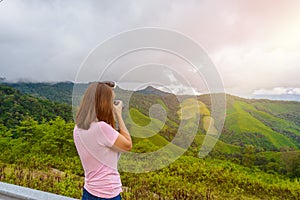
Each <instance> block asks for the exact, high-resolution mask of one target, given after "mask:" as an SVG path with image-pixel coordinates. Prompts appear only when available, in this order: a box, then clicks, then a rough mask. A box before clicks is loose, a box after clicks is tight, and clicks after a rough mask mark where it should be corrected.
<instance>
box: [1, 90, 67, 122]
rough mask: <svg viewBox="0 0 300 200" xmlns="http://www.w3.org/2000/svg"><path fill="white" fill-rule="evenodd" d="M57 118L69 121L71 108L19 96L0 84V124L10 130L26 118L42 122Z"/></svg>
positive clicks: (18, 93)
mask: <svg viewBox="0 0 300 200" xmlns="http://www.w3.org/2000/svg"><path fill="white" fill-rule="evenodd" d="M57 116H61V117H62V118H63V119H64V120H66V121H70V120H71V119H72V113H71V106H69V105H66V104H60V103H55V102H52V101H49V100H46V99H40V98H35V97H33V96H30V95H27V94H21V93H20V92H19V91H18V90H16V89H14V88H11V87H9V86H6V85H2V84H0V124H3V125H5V126H6V127H8V128H12V127H14V126H16V125H19V123H20V121H22V120H24V119H26V118H28V117H30V118H32V119H34V120H35V121H38V122H43V120H47V121H48V120H51V119H55V118H56V117H57Z"/></svg>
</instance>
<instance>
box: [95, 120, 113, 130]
mask: <svg viewBox="0 0 300 200" xmlns="http://www.w3.org/2000/svg"><path fill="white" fill-rule="evenodd" d="M94 125H95V126H97V127H100V128H102V129H103V128H104V129H106V128H110V127H111V126H110V125H109V124H108V123H106V122H105V121H98V122H94Z"/></svg>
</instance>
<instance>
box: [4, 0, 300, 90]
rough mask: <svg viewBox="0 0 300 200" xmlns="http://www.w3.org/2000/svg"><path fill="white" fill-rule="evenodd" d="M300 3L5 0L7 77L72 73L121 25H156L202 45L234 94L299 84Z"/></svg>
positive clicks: (69, 76) (124, 27)
mask: <svg viewBox="0 0 300 200" xmlns="http://www.w3.org/2000/svg"><path fill="white" fill-rule="evenodd" d="M299 8H300V1H299V0H290V1H283V0H280V1H274V0H264V1H260V0H245V1H239V0H230V1H220V0H209V1H208V0H207V1H196V0H191V1H171V0H169V1H159V0H153V1H146V0H144V1H143V0H141V1H138V2H133V1H126V0H124V1H120V2H118V4H116V3H113V2H111V1H108V0H107V1H106V0H103V1H88V0H87V1H81V0H72V1H71V0H66V1H21V0H14V1H13V0H4V1H2V2H1V3H0V27H1V31H0V71H1V74H0V77H6V78H7V79H8V80H13V79H19V78H25V79H31V80H36V81H60V80H73V79H74V77H75V74H76V72H77V69H78V67H79V66H80V64H81V62H82V61H83V60H84V58H85V57H86V56H87V55H88V53H89V52H90V51H91V50H92V49H93V48H95V46H96V45H98V44H99V43H101V42H103V41H104V40H106V39H108V38H109V37H111V36H113V35H114V34H117V33H119V32H121V31H125V30H129V29H132V28H137V27H144V26H155V27H162V28H168V29H174V30H176V31H178V32H181V33H183V34H185V35H187V36H188V37H190V38H192V39H193V40H194V41H196V42H197V43H199V44H200V45H202V46H203V47H204V48H205V49H206V50H207V53H208V55H209V56H210V57H211V58H212V60H213V62H214V63H215V64H216V66H217V68H218V70H219V72H220V74H221V77H222V79H223V82H224V84H225V88H226V91H227V92H229V93H234V94H252V93H253V91H255V90H260V89H261V88H276V87H278V86H279V87H282V88H300V79H299V74H300V73H299V70H300V68H299V65H300V37H299V35H300V29H299V27H300V12H299ZM149 62H151V60H149ZM176 62H177V61H176ZM189 72H192V73H193V70H192V69H187V74H191V75H189V77H190V80H193V83H195V88H197V87H196V86H198V85H201V84H202V83H201V82H203V80H201V81H198V82H199V83H198V82H197V81H196V80H198V79H199V76H196V75H197V73H194V74H192V73H189ZM195 72H196V71H195ZM169 78H170V77H169ZM175 78H176V74H175ZM194 79H195V80H194ZM202 85H204V84H202ZM200 88H204V86H200ZM202 90H203V89H201V91H202ZM199 91H200V89H199Z"/></svg>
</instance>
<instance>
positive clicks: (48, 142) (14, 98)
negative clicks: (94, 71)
mask: <svg viewBox="0 0 300 200" xmlns="http://www.w3.org/2000/svg"><path fill="white" fill-rule="evenodd" d="M69 84H71V83H66V85H65V87H64V86H62V85H61V84H52V85H51V84H25V85H22V84H19V85H18V84H17V85H15V86H14V87H19V89H20V88H23V89H22V92H26V93H29V94H31V95H32V94H33V95H34V96H38V97H45V98H48V99H52V100H55V101H60V102H68V103H70V102H69V101H68V100H66V98H68V97H67V96H68V95H70V93H65V95H63V94H62V93H63V91H66V90H69V89H70V88H69V87H70V85H69ZM71 85H72V84H71ZM24 88H27V89H24ZM49 88H50V89H49ZM20 90H21V89H20ZM42 90H43V91H42ZM116 90H117V91H116V94H117V95H119V96H118V98H119V99H122V98H125V97H128V95H129V93H128V91H124V90H121V89H119V88H117V89H116ZM152 90H153V89H152ZM55 91H57V94H56V93H55ZM0 94H1V95H0V103H1V104H0V111H1V112H0V151H1V154H0V181H5V182H9V183H14V184H18V185H23V186H26V187H31V188H35V189H40V190H44V191H48V192H53V193H57V194H62V195H66V196H72V197H75V198H80V196H81V188H82V186H83V169H82V166H81V163H80V159H79V157H78V155H77V152H76V148H75V145H74V141H73V134H72V133H73V128H74V123H72V122H70V120H71V119H72V118H71V108H70V106H68V105H66V104H59V103H54V102H52V101H49V100H46V99H41V98H36V97H34V96H31V95H28V94H21V93H20V92H19V91H18V90H15V89H13V88H11V87H9V86H7V85H0ZM47 95H49V96H47ZM60 98H61V99H60ZM188 99H189V98H187V101H185V102H184V103H183V105H182V106H184V107H186V108H187V109H186V110H187V111H188V112H194V108H195V105H194V106H193V105H191V102H190V100H188ZM65 100H66V101H65ZM197 100H198V103H199V110H197V111H199V114H200V115H201V123H200V126H199V129H198V133H197V134H196V136H195V138H194V141H193V143H192V145H191V146H190V147H189V149H188V150H187V152H185V154H184V156H181V157H180V158H179V159H178V160H176V161H175V162H174V163H172V164H171V165H170V166H168V167H166V168H163V169H161V170H158V171H154V172H149V173H140V174H132V173H124V172H123V173H121V179H122V182H123V185H124V192H123V193H122V196H123V199H300V193H299V191H300V185H299V177H300V170H299V169H300V151H299V150H297V149H299V136H300V132H299V130H300V128H299V119H300V116H299V113H300V111H299V105H300V104H299V103H297V102H280V101H279V102H274V101H268V100H246V99H242V98H238V97H233V96H227V100H228V105H227V118H226V123H225V127H224V131H223V134H222V136H221V140H219V141H218V142H217V143H216V145H215V147H214V149H213V150H212V151H211V152H210V154H209V156H208V157H207V158H206V159H199V158H198V153H199V150H200V147H201V145H202V143H203V140H204V137H205V133H206V131H207V130H209V129H210V130H212V129H213V128H214V126H213V124H212V122H213V121H214V119H213V118H211V116H210V108H211V103H210V96H209V95H201V96H199V97H197ZM153 104H160V105H161V106H162V107H163V108H164V109H165V111H166V113H167V120H166V123H165V124H163V123H162V122H161V121H160V120H159V119H150V117H149V109H150V107H151V106H152V105H153ZM126 106H129V110H130V115H131V118H132V121H130V120H128V116H125V120H126V123H127V124H128V127H129V130H130V132H131V134H132V135H135V136H138V135H139V134H142V135H144V136H145V135H147V134H148V135H151V136H149V137H146V138H139V137H133V150H132V151H133V152H143V153H146V152H154V151H156V150H158V149H160V148H162V147H164V146H166V145H167V144H169V143H170V141H172V140H173V139H174V136H175V135H176V134H177V131H178V127H179V124H180V117H181V116H180V112H178V111H179V109H180V105H179V101H178V99H177V98H176V97H175V96H174V95H171V94H165V93H159V92H155V93H149V94H148V93H145V91H144V92H141V91H140V92H136V93H133V95H132V97H131V100H130V105H126ZM196 107H197V106H196ZM188 114H190V113H187V115H186V116H189V115H188ZM135 124H136V125H138V126H141V127H138V126H136V125H135ZM209 127H210V128H209ZM187 137H188V136H184V137H182V138H180V139H179V140H181V142H182V143H184V142H185V139H187ZM175 144H176V141H173V145H169V146H170V148H169V150H170V153H180V152H183V149H182V148H180V147H179V146H176V145H175ZM266 150H268V151H266ZM279 151H280V152H279ZM123 156H125V155H123ZM162 159H165V158H162ZM121 164H122V163H121ZM131 164H132V165H135V164H136V163H131ZM137 167H143V166H137Z"/></svg>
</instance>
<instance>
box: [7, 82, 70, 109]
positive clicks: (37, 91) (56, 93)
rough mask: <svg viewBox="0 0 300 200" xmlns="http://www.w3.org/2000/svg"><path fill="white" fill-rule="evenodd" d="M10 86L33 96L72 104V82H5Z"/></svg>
mask: <svg viewBox="0 0 300 200" xmlns="http://www.w3.org/2000/svg"><path fill="white" fill-rule="evenodd" d="M4 84H5V85H8V86H10V87H13V88H15V89H17V90H19V91H20V92H22V93H24V94H30V95H31V96H35V97H39V98H44V99H48V100H51V101H55V102H59V103H66V104H69V105H71V103H72V91H73V85H74V84H73V83H72V82H59V83H27V82H25V83H23V82H19V83H4Z"/></svg>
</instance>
